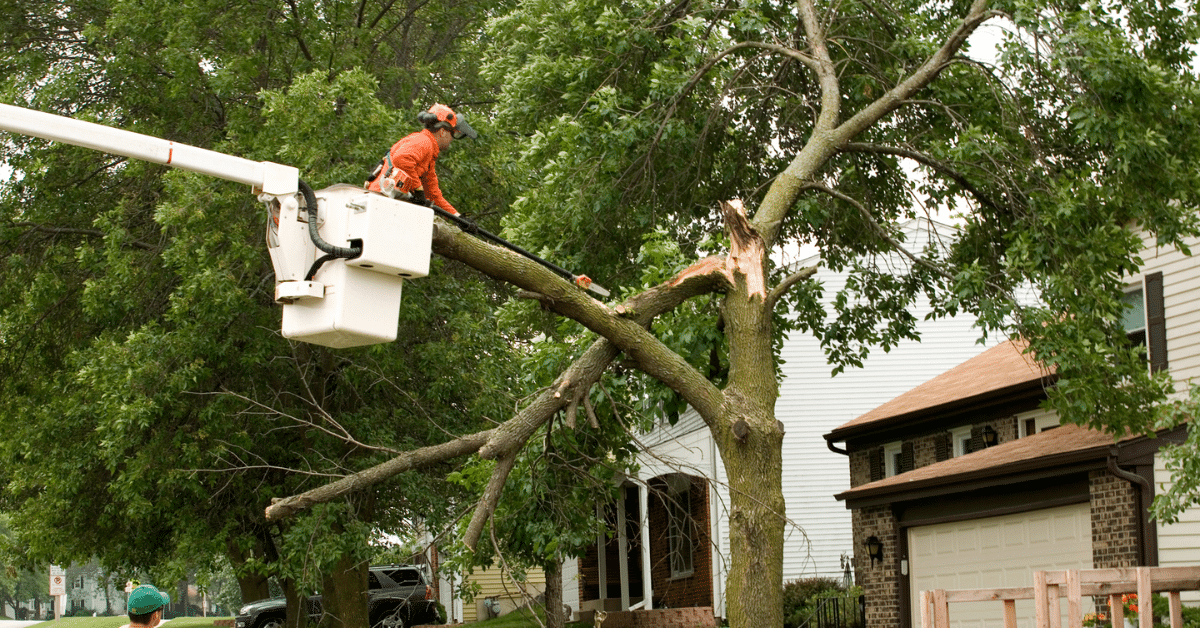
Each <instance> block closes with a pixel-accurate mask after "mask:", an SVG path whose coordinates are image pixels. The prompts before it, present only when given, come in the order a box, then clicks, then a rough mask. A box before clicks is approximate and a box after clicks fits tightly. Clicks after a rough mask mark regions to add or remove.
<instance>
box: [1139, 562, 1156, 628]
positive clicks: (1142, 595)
mask: <svg viewBox="0 0 1200 628" xmlns="http://www.w3.org/2000/svg"><path fill="white" fill-rule="evenodd" d="M1137 589H1138V592H1137V596H1138V628H1154V591H1153V589H1152V588H1151V586H1150V568H1149V567H1138V568H1137Z"/></svg>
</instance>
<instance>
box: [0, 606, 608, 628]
mask: <svg viewBox="0 0 1200 628" xmlns="http://www.w3.org/2000/svg"><path fill="white" fill-rule="evenodd" d="M538 619H542V620H544V619H545V613H544V612H543V611H542V609H540V608H539V609H537V619H535V618H534V616H533V613H531V612H529V610H528V609H523V608H522V609H518V610H515V611H513V612H511V613H509V614H507V615H503V616H501V617H497V618H495V619H485V620H483V621H477V622H472V623H471V624H470V626H471V628H537V627H538V626H542V625H544V621H543V623H542V624H539V623H538ZM591 626H592V624H591V622H574V623H572V622H567V628H591ZM0 628H3V626H0Z"/></svg>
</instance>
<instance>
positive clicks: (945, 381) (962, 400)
mask: <svg viewBox="0 0 1200 628" xmlns="http://www.w3.org/2000/svg"><path fill="white" fill-rule="evenodd" d="M1144 241H1145V243H1146V248H1145V250H1144V252H1143V254H1142V259H1143V260H1144V262H1145V263H1144V265H1143V267H1142V268H1141V269H1140V271H1139V272H1138V273H1137V274H1135V275H1131V276H1129V277H1128V278H1127V279H1128V283H1127V287H1126V292H1125V300H1126V302H1127V303H1128V305H1129V309H1128V316H1127V317H1126V319H1125V326H1126V331H1127V332H1128V334H1129V337H1130V339H1131V340H1132V341H1134V342H1135V343H1143V344H1144V346H1145V347H1146V355H1147V361H1148V364H1147V368H1150V369H1153V370H1161V369H1169V372H1170V374H1171V376H1172V379H1173V381H1174V382H1175V388H1176V394H1179V395H1182V394H1186V391H1187V389H1188V388H1189V387H1190V385H1192V383H1194V382H1197V381H1200V290H1197V287H1200V263H1197V262H1200V260H1196V259H1193V258H1191V257H1188V256H1185V255H1183V254H1182V253H1181V252H1179V251H1177V250H1175V249H1171V248H1159V247H1156V246H1154V242H1153V241H1152V240H1151V239H1150V238H1144ZM1197 244H1200V242H1191V243H1189V246H1191V247H1195V246H1197ZM1054 381H1055V374H1054V373H1052V372H1047V371H1046V370H1045V369H1043V368H1042V367H1041V366H1040V365H1039V364H1038V362H1037V361H1036V359H1035V358H1034V357H1033V356H1031V355H1030V354H1028V353H1027V352H1026V351H1025V345H1024V344H1023V343H1021V342H1006V343H1003V344H1000V345H997V346H995V347H993V348H991V349H989V350H988V351H986V352H984V353H982V354H980V355H978V356H976V357H974V358H971V359H970V360H967V361H966V362H964V363H962V364H960V365H957V366H955V367H954V368H952V369H949V370H947V371H946V372H944V373H942V374H940V375H938V376H937V377H935V378H932V379H930V380H929V381H926V382H924V383H922V384H921V385H920V386H917V387H915V388H913V389H912V390H910V391H908V392H906V393H904V394H902V395H899V396H896V397H894V398H892V399H890V400H888V401H887V402H886V403H883V404H880V405H879V406H878V407H875V408H873V409H872V410H870V411H869V412H866V413H864V414H862V415H860V416H858V417H856V418H855V419H854V420H851V421H849V422H847V423H844V424H842V425H840V426H838V427H837V428H836V429H834V430H832V431H830V432H829V433H828V434H826V435H825V439H826V440H827V441H828V442H829V443H830V445H831V446H836V445H837V444H838V443H841V444H842V445H843V446H844V449H845V450H846V452H847V454H848V458H849V462H850V469H849V472H848V477H849V479H850V485H851V486H850V488H849V489H847V490H841V491H837V499H838V500H840V501H842V502H844V503H845V506H846V507H847V508H848V509H849V510H850V511H851V512H852V516H853V524H852V530H853V535H854V541H853V545H854V549H855V559H854V566H855V571H856V574H857V576H858V578H857V579H858V582H859V584H860V585H862V586H863V587H864V590H865V591H864V592H865V595H866V607H867V621H868V623H869V625H871V626H873V627H876V628H911V627H912V626H916V625H919V621H920V619H919V617H920V612H919V605H918V604H917V602H916V600H918V599H919V597H918V596H919V594H920V592H921V591H925V590H932V589H974V588H998V587H1021V586H1030V585H1032V584H1033V572H1035V571H1040V570H1050V569H1056V570H1057V569H1093V568H1114V567H1134V566H1182V565H1188V566H1195V565H1200V534H1198V533H1200V509H1193V510H1190V511H1188V512H1185V513H1184V514H1183V516H1182V517H1181V518H1180V521H1179V522H1178V523H1175V524H1172V525H1163V524H1162V523H1161V522H1157V521H1154V520H1153V519H1152V518H1151V517H1150V516H1149V512H1148V507H1149V506H1150V503H1151V500H1152V499H1153V497H1154V494H1155V492H1156V491H1157V490H1161V489H1162V487H1163V486H1164V485H1166V484H1168V483H1169V482H1170V477H1169V476H1168V474H1167V472H1166V469H1165V465H1164V464H1163V459H1162V455H1161V454H1160V449H1161V447H1162V446H1163V445H1164V444H1167V443H1172V442H1180V441H1181V440H1182V439H1183V438H1184V436H1185V428H1184V427H1177V428H1173V429H1165V430H1162V431H1161V432H1159V433H1158V434H1157V435H1155V436H1154V437H1146V436H1143V435H1140V434H1133V435H1129V434H1120V435H1113V434H1107V433H1103V432H1099V431H1096V430H1091V429H1086V428H1083V427H1079V426H1075V425H1061V426H1060V425H1059V421H1058V417H1057V416H1055V415H1054V414H1053V413H1051V412H1047V411H1045V410H1042V409H1041V408H1040V406H1039V404H1040V402H1041V401H1042V400H1043V399H1044V398H1045V395H1046V390H1047V388H1048V387H1050V386H1053V385H1054ZM1023 604H1024V605H1026V606H1028V607H1023ZM1029 605H1031V603H1030V602H1018V605H1017V611H1018V618H1019V625H1026V626H1029V625H1032V610H1031V609H1032V607H1031V606H1029ZM953 610H954V612H953V613H952V617H951V620H952V623H953V624H954V625H955V626H956V628H993V627H995V628H998V627H999V626H1001V625H1002V621H1003V618H1002V617H1001V613H1000V612H999V610H998V607H997V606H996V605H989V604H983V603H979V604H962V605H956V607H955V608H954V609H953Z"/></svg>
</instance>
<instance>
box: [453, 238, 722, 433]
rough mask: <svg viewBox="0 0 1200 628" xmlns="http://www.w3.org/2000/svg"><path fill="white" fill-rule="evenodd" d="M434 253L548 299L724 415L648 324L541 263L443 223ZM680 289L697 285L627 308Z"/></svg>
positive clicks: (717, 279)
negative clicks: (604, 301) (594, 296)
mask: <svg viewBox="0 0 1200 628" xmlns="http://www.w3.org/2000/svg"><path fill="white" fill-rule="evenodd" d="M433 250H434V252H435V253H438V254H440V255H443V256H445V257H448V258H450V259H456V260H459V261H462V262H463V263H465V264H467V265H468V266H471V267H473V268H475V269H476V270H479V271H482V272H483V273H485V274H487V275H488V276H490V277H494V278H497V279H501V280H504V281H507V282H509V283H512V284H513V285H515V286H517V287H519V288H524V289H525V290H529V291H532V292H539V293H541V294H542V295H544V297H545V298H544V299H543V300H542V302H543V303H544V304H546V306H547V307H548V308H549V309H550V310H552V311H554V312H555V313H557V314H561V315H562V316H565V317H567V318H570V319H573V320H575V321H578V322H579V323H581V324H582V325H584V326H585V327H587V328H588V329H590V330H592V331H594V332H596V334H598V335H600V336H603V337H605V338H607V339H608V340H609V341H611V342H612V343H613V344H614V345H616V346H617V348H618V349H620V350H621V351H623V352H625V355H627V356H629V357H630V358H632V359H634V360H635V361H637V363H638V368H640V369H641V370H643V371H645V372H646V373H647V374H648V375H650V376H652V377H654V378H655V379H657V380H659V381H661V382H662V383H664V384H666V385H667V386H669V387H671V388H672V389H673V390H675V391H676V392H678V393H679V394H680V395H682V396H683V397H684V399H686V400H687V402H688V403H689V404H691V406H692V407H693V408H695V409H696V411H697V412H698V413H700V415H701V416H705V417H712V416H716V414H717V413H718V412H719V411H720V408H721V403H722V393H721V390H720V389H718V388H717V387H716V386H714V385H713V384H712V383H711V382H709V381H708V379H707V378H706V377H704V375H703V374H702V373H701V372H700V371H698V370H697V369H695V368H694V367H692V366H691V365H690V364H688V363H687V361H686V360H684V359H683V357H682V356H680V355H679V354H678V353H676V352H674V351H672V350H671V349H670V348H669V347H667V346H666V345H664V344H663V343H662V342H661V341H660V340H659V339H658V338H656V337H654V335H653V334H651V333H650V332H649V330H647V329H646V325H648V324H649V320H646V321H640V320H635V318H636V317H630V316H627V315H625V316H623V315H621V314H619V313H618V312H617V311H615V310H614V309H610V308H608V307H606V306H605V305H604V304H603V303H601V302H599V301H597V300H596V299H593V298H592V297H590V296H589V295H588V294H587V293H586V292H584V291H583V290H580V289H579V288H578V287H577V286H575V285H574V284H572V283H571V282H569V281H566V280H565V279H563V278H562V277H559V276H558V275H556V274H555V273H553V272H551V271H550V270H549V269H547V268H545V267H543V266H541V265H540V264H537V263H535V262H533V261H531V260H529V259H526V258H525V257H522V256H520V255H518V254H516V253H514V252H512V251H510V250H508V249H503V248H500V247H496V246H492V245H490V244H487V243H485V242H483V241H482V240H478V239H476V238H472V237H462V232H460V231H459V230H458V229H457V228H455V227H451V226H449V225H447V224H446V223H439V226H438V228H437V229H435V233H434V237H433ZM714 270H715V269H714ZM685 273H686V271H685ZM725 277H726V275H725V274H723V273H720V272H711V273H708V274H706V275H699V276H694V278H693V281H695V280H702V281H703V287H702V290H703V291H704V292H712V291H714V290H717V289H719V287H720V286H721V285H723V282H724V281H725ZM682 285H695V284H694V283H691V282H687V283H685V284H680V285H679V286H676V285H675V284H665V285H663V286H659V288H660V289H661V290H660V291H647V292H646V293H643V294H641V295H638V298H637V299H636V303H635V302H634V301H635V300H634V299H631V300H630V301H631V302H630V303H627V304H626V305H627V306H630V305H632V308H629V309H633V310H635V311H636V310H638V309H641V308H645V307H646V304H645V303H646V302H649V301H652V300H655V299H660V298H663V297H669V296H670V293H671V292H673V291H674V290H676V289H678V287H682ZM662 311H665V310H662ZM660 313H661V311H660ZM656 315H657V314H656Z"/></svg>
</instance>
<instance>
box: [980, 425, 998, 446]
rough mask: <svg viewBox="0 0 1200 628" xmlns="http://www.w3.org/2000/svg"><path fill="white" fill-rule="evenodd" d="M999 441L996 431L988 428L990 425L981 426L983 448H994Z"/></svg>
mask: <svg viewBox="0 0 1200 628" xmlns="http://www.w3.org/2000/svg"><path fill="white" fill-rule="evenodd" d="M999 440H1000V435H999V434H997V433H996V430H994V429H992V426H990V425H985V426H983V446H984V447H994V446H995V445H996V443H997V442H998V441H999Z"/></svg>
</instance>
